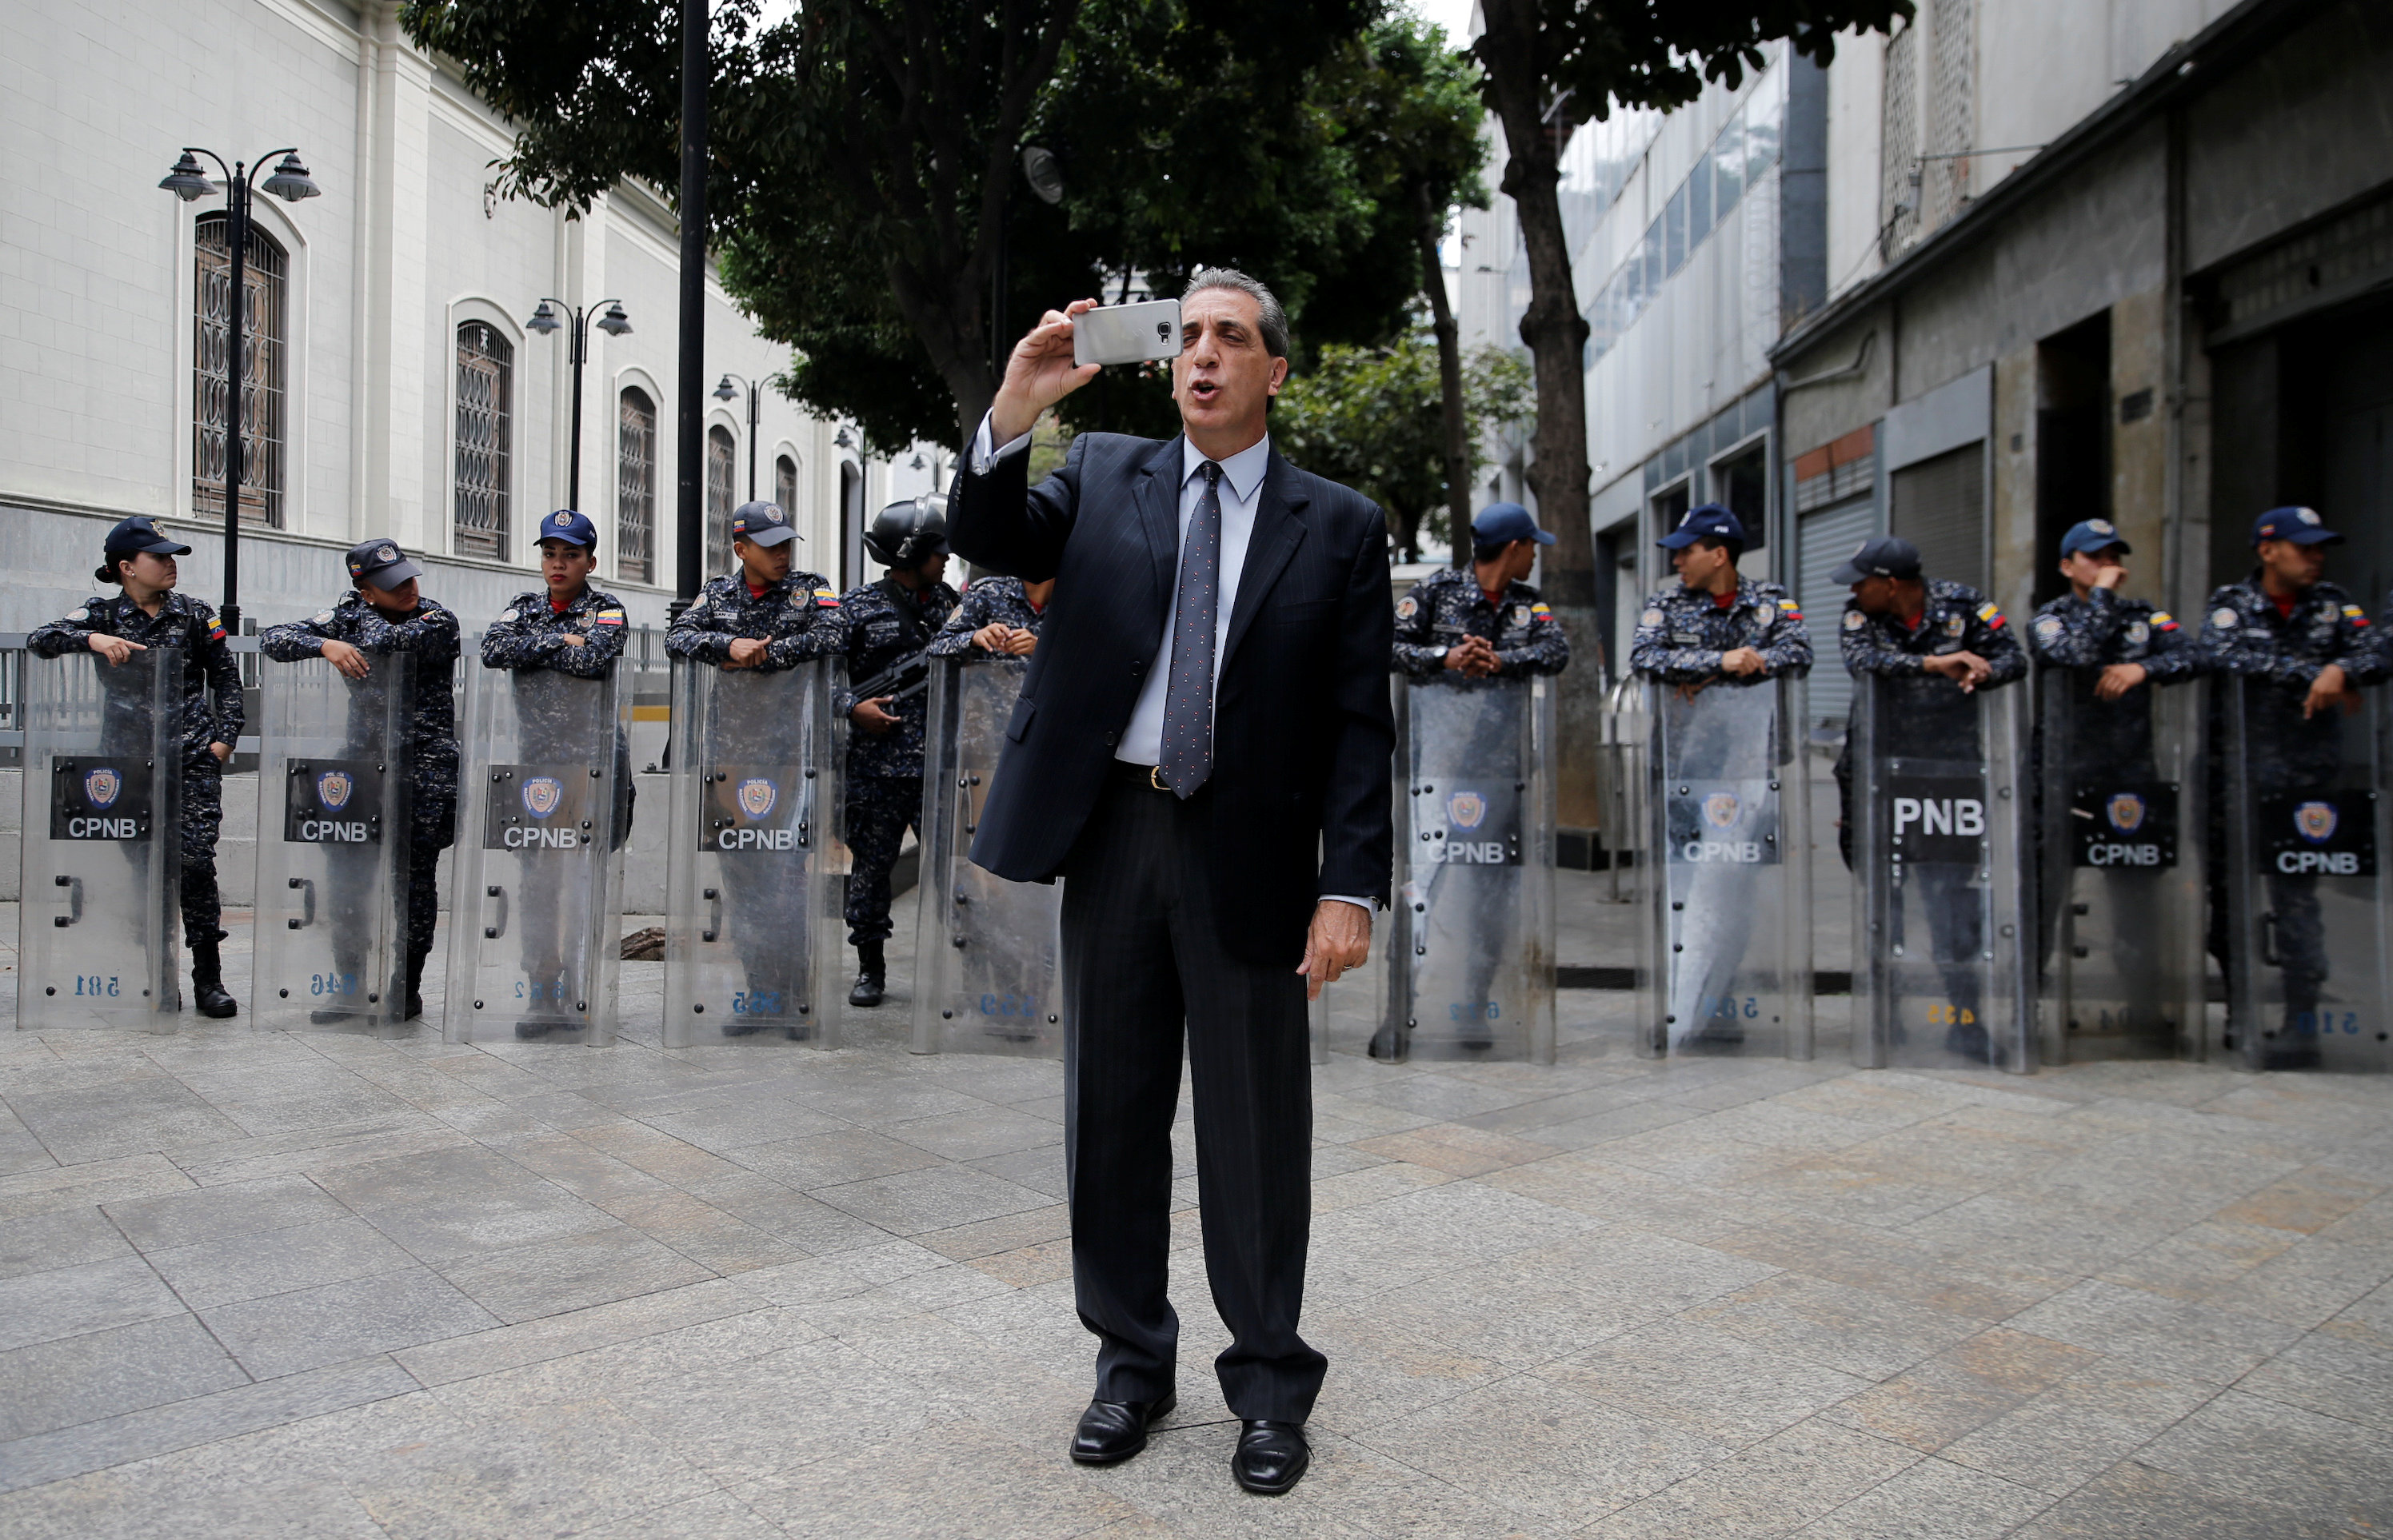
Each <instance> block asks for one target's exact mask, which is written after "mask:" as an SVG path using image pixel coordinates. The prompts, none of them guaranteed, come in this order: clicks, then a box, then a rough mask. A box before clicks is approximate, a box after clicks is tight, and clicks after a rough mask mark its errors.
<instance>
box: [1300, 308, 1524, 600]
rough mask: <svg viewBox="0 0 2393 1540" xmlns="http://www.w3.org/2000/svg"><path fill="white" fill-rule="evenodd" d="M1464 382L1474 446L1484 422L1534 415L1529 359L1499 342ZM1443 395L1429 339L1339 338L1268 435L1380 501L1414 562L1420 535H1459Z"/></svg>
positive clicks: (1320, 472)
mask: <svg viewBox="0 0 2393 1540" xmlns="http://www.w3.org/2000/svg"><path fill="white" fill-rule="evenodd" d="M1462 383H1463V410H1464V418H1465V423H1466V425H1467V427H1468V430H1469V442H1470V443H1471V445H1472V446H1473V449H1474V451H1475V450H1476V447H1477V446H1478V445H1479V444H1480V443H1482V442H1483V441H1484V436H1485V433H1486V431H1487V430H1488V429H1490V428H1502V427H1510V426H1512V425H1514V424H1518V423H1520V422H1522V421H1523V419H1525V418H1526V417H1527V416H1528V414H1529V410H1530V408H1529V403H1530V396H1531V385H1530V379H1529V366H1528V365H1527V364H1526V363H1524V362H1523V361H1522V360H1521V359H1519V358H1517V357H1515V356H1514V355H1513V354H1511V353H1509V352H1507V351H1505V350H1504V349H1502V348H1500V347H1484V348H1482V349H1480V350H1479V351H1478V352H1477V353H1476V354H1474V355H1473V356H1472V357H1471V358H1470V359H1467V360H1466V361H1465V362H1464V365H1463V370H1462ZM1441 394H1442V393H1441V388H1440V383H1439V378H1438V359H1437V349H1436V346H1435V345H1434V344H1433V343H1431V342H1429V341H1427V340H1426V339H1423V338H1421V337H1419V336H1418V335H1416V336H1409V337H1406V338H1404V339H1403V340H1401V341H1399V342H1397V343H1395V344H1394V345H1393V346H1387V347H1378V348H1363V347H1348V346H1336V345H1333V346H1328V347H1325V348H1323V349H1322V350H1321V354H1320V358H1319V359H1318V360H1317V361H1316V362H1315V363H1314V367H1313V368H1312V369H1311V370H1310V371H1309V372H1306V373H1304V374H1301V375H1299V376H1297V377H1296V378H1294V379H1292V380H1290V381H1289V383H1288V385H1287V386H1286V387H1285V388H1284V389H1282V390H1281V392H1280V395H1279V399H1278V401H1277V402H1276V403H1275V405H1274V407H1273V409H1272V442H1273V444H1274V446H1275V447H1276V448H1277V449H1278V450H1279V451H1280V452H1281V453H1282V454H1285V455H1286V456H1288V459H1289V460H1290V461H1292V462H1294V463H1296V464H1298V465H1301V466H1302V467H1303V468H1304V469H1306V470H1308V471H1311V472H1313V473H1314V475H1316V476H1327V477H1328V478H1329V479H1331V480H1332V481H1337V482H1340V483H1342V484H1344V485H1346V486H1349V487H1352V488H1353V489H1355V490H1356V491H1359V492H1361V493H1362V494H1363V495H1364V496H1366V497H1367V498H1370V499H1371V500H1372V501H1373V502H1377V503H1379V504H1380V507H1381V508H1382V509H1384V510H1385V511H1386V512H1387V515H1388V522H1389V527H1390V532H1391V533H1392V534H1393V536H1394V538H1395V542H1396V545H1397V548H1398V550H1400V551H1401V552H1402V553H1403V554H1404V556H1405V559H1406V560H1407V561H1418V560H1419V558H1420V546H1421V542H1422V541H1423V539H1424V538H1426V539H1429V540H1433V541H1445V540H1448V539H1450V538H1451V537H1452V534H1453V530H1452V528H1451V526H1450V524H1449V521H1448V519H1447V516H1446V510H1445V507H1444V506H1442V504H1444V503H1445V492H1446V486H1445V456H1444V452H1443V450H1442V447H1441V436H1440V433H1439V422H1440V413H1441V410H1442V407H1441ZM1484 463H1485V461H1484V456H1482V455H1479V454H1477V453H1475V452H1474V454H1473V457H1472V459H1471V463H1470V465H1469V467H1468V469H1467V470H1466V472H1465V475H1466V476H1475V475H1477V474H1478V471H1479V469H1480V467H1481V465H1483V464H1484Z"/></svg>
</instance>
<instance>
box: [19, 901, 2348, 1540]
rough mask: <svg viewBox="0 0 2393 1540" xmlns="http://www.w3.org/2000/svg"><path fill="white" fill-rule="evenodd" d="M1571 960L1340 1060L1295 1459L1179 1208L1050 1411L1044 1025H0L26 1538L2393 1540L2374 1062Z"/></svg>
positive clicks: (1051, 1235)
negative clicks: (1240, 1478) (698, 1040)
mask: <svg viewBox="0 0 2393 1540" xmlns="http://www.w3.org/2000/svg"><path fill="white" fill-rule="evenodd" d="M13 920H14V917H13V915H11V914H9V913H8V912H7V910H5V909H0V933H7V934H10V935H13V933H14V922H13ZM235 950H236V952H238V951H239V950H240V948H239V947H238V946H236V947H235ZM1565 951H1566V952H1567V951H1568V947H1567V946H1565ZM625 972H626V974H627V977H628V981H629V985H630V989H631V992H632V994H633V995H634V998H637V999H639V1000H642V1001H644V1002H647V1003H646V1005H645V1010H646V1011H647V1012H650V1013H652V1012H653V1010H654V1000H655V998H656V996H657V993H658V990H659V985H660V980H659V979H658V977H657V974H658V972H660V970H659V969H657V968H656V967H654V966H652V965H650V966H642V965H630V966H627V968H626V970H625ZM11 988H13V974H12V973H11V974H6V975H0V1011H5V1010H12V1009H13V1000H12V999H9V998H6V997H7V991H8V990H9V989H11ZM1563 998H1564V1001H1565V1029H1564V1036H1565V1039H1566V1041H1565V1048H1564V1053H1563V1063H1562V1064H1559V1065H1557V1066H1556V1067H1554V1068H1551V1069H1539V1068H1531V1067H1525V1066H1504V1065H1478V1066H1412V1067H1406V1068H1401V1069H1399V1068H1391V1067H1388V1066H1385V1065H1380V1064H1372V1063H1369V1062H1367V1061H1366V1060H1363V1059H1361V1058H1359V1057H1356V1056H1355V1055H1354V1054H1353V1053H1352V1052H1348V1051H1340V1053H1338V1054H1336V1055H1335V1056H1334V1059H1333V1063H1332V1064H1330V1065H1329V1066H1328V1067H1327V1068H1325V1069H1322V1070H1320V1071H1318V1072H1317V1073H1316V1076H1315V1079H1314V1087H1315V1103H1316V1108H1317V1134H1318V1145H1317V1155H1316V1164H1315V1173H1314V1207H1315V1211H1316V1216H1317V1217H1316V1221H1315V1229H1314V1251H1313V1271H1312V1280H1311V1287H1310V1295H1309V1299H1308V1304H1309V1307H1310V1308H1309V1310H1308V1312H1307V1315H1306V1319H1305V1326H1306V1330H1307V1332H1308V1335H1310V1336H1311V1337H1312V1338H1314V1340H1315V1341H1316V1342H1317V1343H1318V1344H1320V1345H1321V1346H1322V1347H1323V1348H1324V1349H1325V1350H1326V1351H1327V1352H1328V1354H1329V1355H1330V1360H1331V1369H1330V1376H1329V1382H1328V1387H1327V1391H1326V1392H1325V1394H1324V1396H1323V1398H1322V1402H1321V1405H1320V1408H1319V1411H1318V1412H1317V1414H1316V1416H1315V1417H1314V1424H1313V1435H1314V1444H1315V1449H1316V1458H1315V1464H1314V1471H1313V1474H1312V1475H1311V1476H1310V1477H1309V1478H1308V1479H1307V1480H1306V1481H1305V1482H1304V1484H1303V1485H1302V1486H1301V1487H1300V1488H1299V1489H1298V1491H1297V1492H1296V1494H1293V1495H1292V1496H1290V1497H1288V1498H1286V1499H1282V1500H1279V1501H1266V1500H1263V1499H1258V1498H1251V1497H1248V1496H1245V1495H1244V1494H1240V1493H1238V1492H1236V1490H1235V1489H1234V1488H1233V1487H1232V1485H1231V1483H1230V1481H1229V1477H1228V1473H1227V1471H1226V1470H1225V1469H1224V1468H1223V1462H1224V1461H1225V1459H1226V1458H1227V1455H1228V1454H1229V1448H1230V1443H1231V1441H1232V1437H1233V1429H1234V1425H1227V1424H1225V1422H1224V1420H1223V1419H1225V1418H1226V1416H1227V1413H1226V1411H1225V1410H1224V1408H1223V1406H1222V1404H1221V1402H1220V1398H1219V1395H1218V1393H1217V1392H1216V1390H1214V1388H1213V1384H1212V1380H1211V1377H1210V1368H1209V1361H1210V1356H1211V1354H1212V1353H1213V1352H1214V1351H1217V1350H1218V1348H1219V1347H1220V1346H1221V1344H1222V1341H1223V1333H1222V1331H1221V1328H1220V1325H1219V1324H1218V1322H1216V1321H1215V1320H1214V1318H1213V1315H1212V1312H1211V1311H1210V1307H1209V1304H1208V1301H1207V1299H1206V1295H1205V1292H1204V1289H1203V1286H1202V1281H1201V1279H1202V1272H1201V1261H1200V1258H1199V1255H1198V1251H1197V1228H1196V1225H1195V1223H1194V1220H1195V1218H1196V1216H1195V1213H1194V1212H1193V1210H1191V1211H1187V1212H1183V1215H1182V1216H1181V1229H1180V1233H1181V1236H1182V1249H1181V1252H1180V1254H1179V1257H1178V1258H1177V1262H1178V1266H1177V1270H1176V1275H1177V1277H1178V1278H1179V1279H1180V1284H1181V1286H1180V1290H1179V1294H1180V1301H1179V1302H1180V1305H1181V1308H1182V1311H1183V1318H1184V1320H1185V1322H1186V1330H1187V1335H1188V1338H1189V1341H1188V1343H1187V1348H1188V1351H1187V1353H1186V1355H1185V1358H1186V1362H1185V1363H1184V1364H1183V1372H1182V1375H1181V1391H1182V1401H1181V1406H1180V1410H1179V1412H1178V1414H1177V1415H1176V1416H1175V1417H1174V1418H1173V1420H1172V1423H1171V1425H1170V1427H1169V1428H1167V1429H1165V1430H1164V1431H1163V1432H1161V1433H1160V1434H1159V1435H1158V1436H1157V1440H1156V1442H1155V1444H1154V1446H1153V1447H1152V1448H1151V1449H1150V1450H1149V1451H1148V1452H1147V1453H1146V1454H1145V1455H1142V1456H1141V1457H1139V1458H1138V1459H1136V1460H1134V1461H1132V1462H1131V1463H1130V1464H1128V1465H1126V1466H1123V1467H1120V1468H1115V1469H1111V1470H1099V1471H1091V1470H1082V1469H1079V1468H1075V1467H1073V1466H1072V1465H1071V1464H1069V1462H1068V1461H1066V1459H1065V1458H1064V1457H1063V1454H1062V1450H1063V1445H1064V1441H1065V1438H1066V1433H1067V1431H1068V1429H1069V1428H1070V1425H1071V1421H1072V1419H1073V1417H1074V1416H1075V1415H1076V1414H1077V1412H1078V1410H1079V1405H1080V1403H1081V1402H1082V1400H1083V1398H1084V1397H1085V1394H1086V1387H1087V1381H1088V1373H1089V1363H1090V1340H1089V1338H1087V1336H1086V1335H1085V1333H1083V1331H1082V1330H1081V1328H1080V1327H1079V1324H1078V1322H1077V1321H1076V1319H1075V1317H1074V1315H1073V1312H1072V1308H1071V1298H1070V1285H1069V1282H1068V1278H1067V1272H1068V1259H1067V1257H1066V1246H1065V1243H1064V1240H1063V1235H1064V1232H1065V1224H1064V1211H1063V1209H1062V1207H1060V1202H1059V1200H1060V1197H1061V1194H1062V1191H1063V1172H1062V1158H1061V1151H1060V1144H1059V1141H1060V1139H1061V1136H1062V1129H1061V1126H1060V1121H1059V1119H1060V1117H1061V1111H1060V1099H1059V1093H1060V1090H1061V1076H1060V1074H1059V1073H1058V1072H1057V1070H1056V1069H1055V1067H1054V1066H1053V1065H1050V1064H1025V1063H1019V1062H1013V1061H1001V1060H992V1059H965V1058H947V1059H920V1058H915V1057H912V1056H910V1055H909V1054H908V1053H907V1052H906V1051H904V1047H903V1037H904V1023H903V1019H902V1016H901V1015H900V1014H899V1013H898V1012H897V1011H888V1010H884V1011H881V1012H879V1013H877V1014H875V1013H868V1012H850V1013H849V1021H848V1026H849V1028H850V1030H851V1034H852V1037H851V1041H852V1042H853V1044H854V1045H855V1046H852V1047H849V1048H847V1049H845V1050H843V1051H838V1052H834V1053H829V1054H816V1053H808V1052H804V1051H770V1050H767V1051H731V1050H723V1051H701V1052H696V1053H691V1054H687V1055H681V1056H671V1055H667V1054H664V1053H662V1052H660V1051H658V1050H657V1048H656V1047H655V1042H654V1034H653V1032H652V1031H649V1032H646V1033H642V1034H640V1035H639V1036H640V1037H644V1038H646V1039H647V1040H645V1041H640V1040H634V1041H630V1042H626V1043H623V1044H621V1045H619V1046H617V1047H616V1048H614V1049H612V1050H608V1051H593V1050H584V1049H568V1048H541V1047H525V1048H520V1049H518V1048H514V1047H501V1048H495V1049H482V1048H475V1049H453V1048H448V1047H444V1046H442V1045H441V1044H440V1043H439V1042H438V1041H437V1040H435V1039H432V1038H428V1037H427V1038H411V1039H407V1040H401V1041H397V1042H379V1041H371V1040H361V1039H359V1038H347V1037H339V1036H328V1035H312V1036H285V1035H277V1034H262V1033H257V1032H255V1031H252V1030H249V1029H247V1028H244V1027H242V1026H241V1025H239V1024H226V1025H216V1024H204V1025H195V1026H187V1027H186V1029H185V1030H184V1031H183V1032H181V1033H180V1034H178V1035H177V1036H174V1037H169V1038H142V1039H138V1040H133V1039H124V1038H89V1037H61V1038H50V1039H40V1038H24V1037H0V1102H4V1103H5V1107H0V1441H5V1442H0V1489H5V1492H6V1494H5V1495H0V1535H7V1536H45V1537H47V1536H69V1535H72V1536H114V1535H128V1536H129V1535H144V1536H147V1535H175V1536H188V1535H193V1534H226V1535H241V1536H254V1535H275V1536H279V1535H289V1536H302V1535H305V1536H309V1537H316V1536H335V1537H337V1536H348V1535H356V1536H380V1535H395V1536H411V1537H412V1536H419V1535H420V1536H435V1535H459V1536H464V1535H507V1536H515V1535H531V1534H538V1535H569V1534H572V1535H608V1536H660V1537H661V1536H678V1535H691V1536H705V1537H707V1540H745V1537H748V1536H770V1535H779V1534H784V1533H786V1534H794V1535H823V1536H838V1537H841V1540H847V1537H854V1536H881V1535H889V1536H914V1535H925V1536H930V1535H935V1536H943V1537H944V1536H976V1535H1021V1536H1038V1537H1046V1536H1067V1535H1090V1536H1106V1537H1125V1540H1126V1537H1131V1536H1139V1537H1147V1536H1156V1537H1161V1536H1217V1535H1247V1534H1254V1535H1264V1534H1278V1533H1288V1534H1307V1535H1334V1536H1340V1537H1362V1536H1378V1535H1434V1536H1449V1535H1453V1536H1477V1535H1487V1536H1496V1535H1515V1534H1518V1535H1540V1536H1543V1535H1586V1536H1602V1537H1606V1540H1610V1537H1623V1540H1625V1537H1628V1536H1649V1535H1650V1536H1672V1537H1678V1536H1706V1537H1710V1536H1740V1535H1759V1534H1800V1535H1803V1536H1805V1537H1807V1540H1828V1537H1832V1536H1833V1537H1844V1536H1861V1535H1887V1536H1895V1535H1901V1536H1916V1535H1966V1536H1977V1535H1999V1534H2020V1535H2023V1536H2035V1537H2039V1540H2058V1537H2060V1536H2077V1535H2086V1536H2113V1535H2126V1534H2151V1535H2168V1536H2172V1537H2174V1536H2203V1537H2207V1536H2227V1535H2256V1536H2257V1535H2269V1536H2289V1535H2290V1536H2310V1535H2317V1536H2360V1535H2384V1534H2386V1533H2388V1532H2393V1285H2388V1283H2387V1280H2388V1277H2393V1195H2388V1188H2393V1088H2387V1087H2386V1086H2384V1085H2380V1084H2376V1083H2368V1082H2360V1081H2353V1080H2336V1079H2327V1078H2321V1077H2270V1078H2265V1079H2264V1078H2256V1077H2252V1076H2248V1075H2243V1074H2237V1073H2234V1072H2231V1071H2229V1070H2224V1069H2219V1068H2212V1067H2203V1066H2193V1065H2179V1064H2110V1065H2099V1064H2098V1065H2086V1066H2080V1067H2075V1068H2071V1069H2066V1070H2060V1071H2049V1072H2046V1073H2045V1074H2042V1075H2039V1076H2036V1077H2033V1078H2027V1079H2011V1078H2005V1077H1994V1076H1988V1077H1961V1076H1949V1075H1940V1076H1929V1075H1913V1074H1896V1073H1885V1072H1877V1073H1864V1072H1854V1071H1850V1070H1848V1069H1846V1068H1844V1067H1843V1066H1842V1064H1841V1058H1842V1050H1843V1045H1842V1041H1841V1038H1840V1037H1839V1035H1838V1034H1837V1033H1836V1032H1833V1031H1831V1032H1826V1033H1824V1041H1823V1043H1822V1050H1821V1057H1820V1058H1819V1059H1818V1060H1817V1061H1816V1062H1815V1063H1813V1064H1803V1065H1797V1064H1772V1063H1758V1064H1738V1063H1726V1062H1710V1063H1702V1064H1678V1065H1672V1066H1669V1067H1667V1068H1665V1067H1657V1066H1655V1065H1653V1064H1647V1063H1644V1062H1642V1061H1640V1060H1638V1059H1636V1058H1634V1057H1632V1056H1631V1055H1630V1054H1629V1053H1628V1051H1627V1047H1626V1043H1625V1040H1624V1039H1622V1038H1620V1035H1619V1034H1620V1028H1621V1027H1622V1025H1623V1021H1622V1019H1621V1010H1620V1008H1621V1006H1622V1005H1623V1004H1624V1003H1625V1001H1624V1000H1623V999H1622V998H1620V997H1617V996H1610V995H1602V994H1595V993H1578V992H1573V993H1570V994H1566V995H1565V996H1564V997H1563ZM1830 1014H1831V1016H1832V1018H1833V1012H1831V1013H1830ZM1359 1026H1360V1024H1359V1023H1358V1022H1346V1023H1341V1028H1340V1031H1341V1035H1344V1036H1349V1037H1351V1036H1352V1035H1353V1034H1354V1033H1355V1032H1357V1031H1359ZM1344 1046H1345V1047H1348V1048H1351V1047H1352V1046H1353V1044H1352V1043H1351V1042H1349V1043H1346V1044H1345V1045H1344ZM1182 1154H1183V1159H1185V1158H1186V1156H1187V1155H1188V1150H1187V1147H1186V1144H1185V1129H1183V1144H1182ZM1182 1198H1183V1203H1184V1204H1193V1203H1194V1201H1195V1198H1196V1193H1195V1191H1194V1184H1193V1180H1192V1181H1183V1184H1182Z"/></svg>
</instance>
